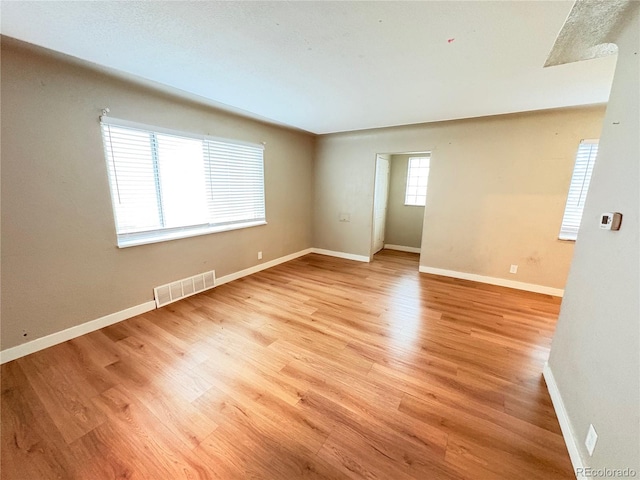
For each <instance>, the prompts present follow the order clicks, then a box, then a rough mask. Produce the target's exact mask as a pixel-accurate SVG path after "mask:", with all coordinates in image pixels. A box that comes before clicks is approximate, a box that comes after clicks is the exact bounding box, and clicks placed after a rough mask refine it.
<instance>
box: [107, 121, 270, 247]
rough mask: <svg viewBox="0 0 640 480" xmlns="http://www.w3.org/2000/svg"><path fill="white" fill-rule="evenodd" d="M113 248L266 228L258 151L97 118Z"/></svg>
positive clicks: (252, 146) (238, 144)
mask: <svg viewBox="0 0 640 480" xmlns="http://www.w3.org/2000/svg"><path fill="white" fill-rule="evenodd" d="M101 127H102V137H103V141H104V148H105V157H106V160H107V168H108V173H109V184H110V186H111V197H112V200H113V211H114V216H115V222H116V232H117V237H118V246H120V247H128V246H133V245H141V244H145V243H154V242H159V241H165V240H173V239H176V238H184V237H189V236H195V235H204V234H207V233H214V232H220V231H225V230H232V229H237V228H245V227H252V226H255V225H264V224H265V223H266V216H265V196H264V157H263V154H264V148H263V146H262V145H256V144H248V143H241V142H236V141H233V140H225V139H220V138H214V137H208V136H203V135H195V134H189V133H182V132H174V131H170V130H166V129H161V128H158V127H150V126H146V125H140V124H135V123H132V122H127V121H125V120H117V119H113V118H109V117H101Z"/></svg>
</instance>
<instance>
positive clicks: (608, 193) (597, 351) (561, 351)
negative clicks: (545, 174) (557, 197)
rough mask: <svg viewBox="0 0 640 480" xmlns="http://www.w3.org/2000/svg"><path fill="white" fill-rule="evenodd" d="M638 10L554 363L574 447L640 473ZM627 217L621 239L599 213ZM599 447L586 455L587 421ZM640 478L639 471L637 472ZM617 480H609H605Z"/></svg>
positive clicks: (622, 58) (626, 37) (626, 42)
mask: <svg viewBox="0 0 640 480" xmlns="http://www.w3.org/2000/svg"><path fill="white" fill-rule="evenodd" d="M639 11H640V8H638V7H637V6H636V9H635V14H634V15H633V16H632V17H631V18H628V19H627V22H628V23H627V25H628V26H627V28H626V29H625V30H624V31H623V33H622V34H621V36H620V37H619V38H618V40H617V42H616V43H617V44H618V47H619V55H618V63H617V66H616V72H615V77H614V81H613V87H612V90H611V97H610V100H609V104H608V107H607V113H606V116H605V121H604V127H603V131H602V139H601V142H600V148H599V151H598V160H597V162H596V165H595V169H594V172H593V177H592V180H591V186H590V187H589V194H588V196H587V203H586V206H585V211H584V216H583V221H582V225H581V227H580V232H579V235H578V241H577V242H576V248H575V255H574V259H573V263H572V264H571V272H570V274H569V279H568V281H567V286H566V293H565V297H564V299H563V301H562V310H561V312H560V319H559V320H558V326H557V330H556V334H555V337H554V339H553V345H552V347H551V356H550V359H549V365H550V367H551V370H552V371H553V374H554V377H555V379H556V383H557V385H558V389H559V391H560V394H561V396H562V399H563V401H564V404H565V407H566V410H567V414H568V417H569V421H570V423H571V428H572V430H573V433H574V435H575V438H576V443H577V445H578V448H579V450H580V453H581V455H582V458H583V459H585V462H586V464H587V465H588V466H591V467H593V468H605V467H607V468H611V469H614V468H632V469H635V470H636V472H640V302H639V296H640V228H639V223H640V214H639V210H640V188H639V184H640V168H639V166H640V143H639V140H638V132H640V94H639V92H640V73H639V63H638V55H639V54H638V46H639V45H640V38H639V37H640V36H639V33H638V32H639V28H638V26H639V25H640V15H639ZM609 211H618V212H622V214H623V220H622V228H621V229H620V231H618V232H610V231H605V230H600V228H599V227H598V221H599V217H600V214H601V213H603V212H609ZM590 423H593V425H594V426H595V428H596V431H597V433H598V444H597V445H596V448H595V451H594V453H593V457H591V458H589V456H588V453H587V452H586V449H585V446H584V440H585V437H586V435H587V430H588V428H589V424H590ZM637 474H638V473H637ZM607 478H612V477H607Z"/></svg>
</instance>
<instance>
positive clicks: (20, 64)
mask: <svg viewBox="0 0 640 480" xmlns="http://www.w3.org/2000/svg"><path fill="white" fill-rule="evenodd" d="M167 68H172V67H171V66H170V65H167ZM1 95H2V97H1V101H2V112H1V115H2V123H1V125H2V132H1V133H2V152H1V153H2V342H1V348H2V349H6V348H9V347H13V346H15V345H18V344H20V343H23V342H25V341H29V340H33V339H36V338H39V337H42V336H44V335H47V334H50V333H53V332H57V331H60V330H63V329H65V328H69V327H72V326H75V325H78V324H81V323H84V322H87V321H90V320H94V319H96V318H99V317H101V316H103V315H107V314H111V313H114V312H117V311H120V310H123V309H125V308H128V307H132V306H135V305H138V304H141V303H144V302H147V301H149V300H152V299H153V291H152V289H153V287H154V286H157V285H160V284H164V283H167V282H169V281H172V280H177V279H180V278H184V277H187V276H190V275H193V274H196V273H199V272H204V271H207V270H213V269H215V271H216V274H217V275H218V276H223V275H227V274H230V273H233V272H237V271H239V270H242V269H245V268H248V267H252V266H254V265H256V264H258V263H260V262H259V261H258V260H257V252H258V251H259V250H260V251H262V252H263V254H264V257H263V260H262V261H261V262H266V261H269V260H272V259H276V258H278V257H281V256H284V255H287V254H291V253H294V252H298V251H300V250H303V249H306V248H309V247H311V246H312V243H311V215H310V212H311V210H312V207H311V199H312V198H311V192H312V162H313V149H314V138H313V136H311V135H309V134H306V133H301V132H298V131H294V130H288V129H284V128H280V127H275V126H270V125H267V124H263V123H260V122H257V121H253V120H247V119H244V118H241V117H239V116H235V115H232V114H228V113H223V112H221V111H217V110H214V109H212V108H208V107H205V106H202V105H198V104H197V103H194V102H190V101H186V100H182V99H181V98H179V97H176V96H170V95H167V94H166V93H160V92H157V91H154V90H153V89H149V88H147V87H143V86H140V85H137V84H135V83H131V82H127V81H123V80H121V79H117V78H115V77H112V76H109V75H106V74H104V73H102V72H98V71H95V70H93V69H91V68H88V67H86V66H83V65H80V64H78V63H77V62H75V61H71V60H70V59H68V58H65V57H61V56H59V55H53V54H51V53H50V52H47V51H45V50H40V49H35V48H32V47H27V46H26V45H25V44H21V43H19V42H16V41H13V40H11V39H6V38H3V39H2V93H1ZM105 106H108V107H109V108H110V109H111V115H112V116H114V117H117V118H123V119H128V120H132V121H137V122H142V123H146V124H151V125H159V126H163V127H167V128H173V129H177V130H184V131H191V132H197V133H203V134H211V135H216V136H220V137H227V138H233V139H239V140H245V141H250V142H266V143H267V145H266V150H265V178H266V180H265V181H266V185H265V187H266V188H265V189H266V212H267V221H268V225H265V226H260V227H254V228H249V229H244V230H237V231H231V232H224V233H217V234H212V235H206V236H200V237H194V238H188V239H182V240H175V241H171V242H164V243H158V244H152V245H144V246H138V247H132V248H126V249H118V248H116V235H115V227H114V222H113V214H112V210H111V199H110V196H109V185H108V183H107V173H106V165H105V159H104V155H103V147H102V140H101V137H100V127H99V123H98V116H99V114H100V111H101V109H102V108H103V107H105ZM23 330H24V331H26V332H27V336H26V337H24V336H23Z"/></svg>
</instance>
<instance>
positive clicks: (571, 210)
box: [558, 139, 600, 242]
mask: <svg viewBox="0 0 640 480" xmlns="http://www.w3.org/2000/svg"><path fill="white" fill-rule="evenodd" d="M599 143H600V140H599V139H583V140H580V143H579V144H578V150H577V151H576V154H575V159H574V163H573V169H572V171H571V180H570V182H569V189H568V190H567V199H566V201H565V206H564V210H563V213H562V220H561V221H560V231H559V233H558V239H559V240H562V241H568V242H575V241H576V240H577V239H578V233H579V230H580V225H581V224H582V219H583V217H584V206H585V203H586V199H587V194H588V192H589V186H590V184H591V178H592V176H593V169H594V167H595V163H596V161H597V159H598V149H599ZM585 145H590V147H589V152H588V153H586V155H587V156H586V160H583V159H584V156H585V153H584V152H582V150H583V148H584V146H585ZM593 145H595V152H593ZM579 169H584V174H581V173H580V170H579ZM580 177H582V179H581V178H580ZM578 188H579V189H580V191H579V192H577V191H576V190H577V189H578ZM572 195H573V196H576V195H577V196H578V205H576V206H574V207H570V205H569V202H570V200H571V197H572ZM577 214H579V217H580V218H579V220H578V224H577V226H576V225H575V222H572V221H571V220H570V218H571V217H572V216H573V217H575V216H576V215H577Z"/></svg>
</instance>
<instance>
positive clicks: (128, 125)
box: [100, 115, 267, 248]
mask: <svg viewBox="0 0 640 480" xmlns="http://www.w3.org/2000/svg"><path fill="white" fill-rule="evenodd" d="M105 126H114V127H119V128H124V129H134V130H140V131H142V132H147V133H151V134H152V135H153V136H155V135H157V134H160V135H171V136H176V137H182V138H185V139H196V140H201V141H202V142H203V146H202V148H203V158H202V161H203V163H204V166H205V172H206V171H207V168H210V167H209V166H208V162H209V159H208V158H207V156H208V155H209V151H208V147H207V146H206V145H207V144H206V143H205V142H214V143H218V144H224V145H229V146H240V147H242V146H244V147H251V148H253V149H260V150H261V154H260V175H261V176H260V180H261V185H260V187H261V193H260V195H261V197H260V200H261V201H262V213H264V215H263V216H262V218H260V219H255V220H247V221H235V222H230V223H221V224H211V223H206V224H198V225H186V226H181V227H162V228H159V229H150V230H141V231H136V232H120V231H119V230H120V225H119V224H118V219H117V208H118V207H117V205H116V198H117V194H115V193H116V192H114V185H113V182H112V171H111V168H112V167H111V166H110V165H109V162H110V161H111V160H110V156H109V152H108V148H109V146H110V144H108V143H107V139H106V136H105ZM100 130H101V136H102V142H103V148H104V156H105V164H106V168H107V182H108V183H109V191H110V196H111V207H112V212H113V220H114V226H115V230H116V241H117V246H118V248H127V247H133V246H138V245H146V244H152V243H159V242H166V241H171V240H177V239H181V238H189V237H195V236H200V235H208V234H212V233H219V232H226V231H231V230H239V229H244V228H251V227H256V226H260V225H266V224H267V214H266V192H265V190H266V187H265V160H264V149H265V148H264V147H265V145H264V144H258V143H251V142H245V141H241V140H234V139H229V138H222V137H215V136H211V135H202V134H197V133H192V132H185V131H181V130H174V129H169V128H164V127H158V126H155V125H148V124H144V123H139V122H133V121H129V120H123V119H118V118H113V117H107V116H104V115H103V116H101V117H100ZM205 150H207V153H205ZM151 155H152V158H151V160H152V163H153V164H154V168H155V167H156V165H155V163H156V160H157V159H156V158H154V157H156V154H155V153H152V154H151ZM205 176H206V173H205ZM154 182H155V185H156V189H157V188H159V176H158V175H157V172H156V176H155V178H154ZM209 182H210V179H207V178H205V185H206V187H205V189H207V190H206V196H207V208H209V197H210V191H209V190H208V189H209V188H213V187H212V186H209ZM158 210H159V211H161V210H162V207H160V206H159V207H158Z"/></svg>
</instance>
